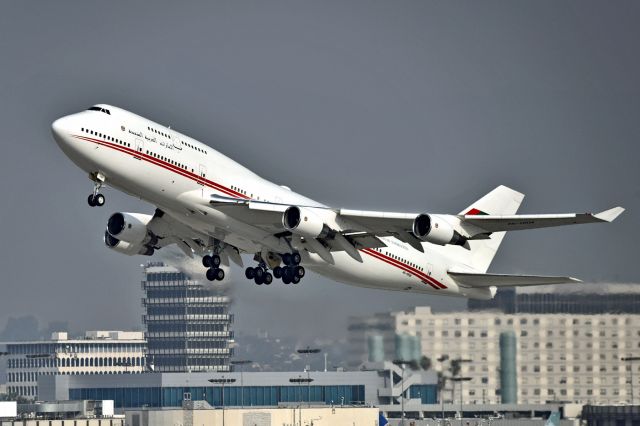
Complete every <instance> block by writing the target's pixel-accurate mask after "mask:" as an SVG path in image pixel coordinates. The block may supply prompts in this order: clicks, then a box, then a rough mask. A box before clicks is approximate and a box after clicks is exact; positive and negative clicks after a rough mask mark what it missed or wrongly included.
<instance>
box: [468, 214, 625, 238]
mask: <svg viewBox="0 0 640 426" xmlns="http://www.w3.org/2000/svg"><path fill="white" fill-rule="evenodd" d="M622 212H624V209H623V208H622V207H614V208H612V209H609V210H605V211H603V212H600V213H596V214H592V213H582V214H579V213H566V214H537V215H505V216H499V215H482V214H466V215H460V216H459V217H460V219H461V220H462V222H463V227H464V225H472V226H473V227H477V228H480V230H475V231H473V232H474V235H475V234H479V233H481V231H482V230H484V231H485V232H501V231H519V230H523V229H536V228H548V227H552V226H564V225H575V224H580V223H598V222H613V220H615V219H616V218H617V217H618V216H620V214H622ZM471 229H473V228H471ZM471 236H473V235H471Z"/></svg>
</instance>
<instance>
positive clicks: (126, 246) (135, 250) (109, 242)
mask: <svg viewBox="0 0 640 426" xmlns="http://www.w3.org/2000/svg"><path fill="white" fill-rule="evenodd" d="M104 244H105V245H106V246H107V247H109V248H110V249H112V250H115V251H117V252H118V253H122V254H126V255H128V256H134V255H136V254H141V255H143V256H151V255H153V252H154V249H153V247H148V246H144V245H142V244H132V243H128V242H126V241H121V240H119V239H117V238H116V237H114V236H113V235H111V234H109V231H104Z"/></svg>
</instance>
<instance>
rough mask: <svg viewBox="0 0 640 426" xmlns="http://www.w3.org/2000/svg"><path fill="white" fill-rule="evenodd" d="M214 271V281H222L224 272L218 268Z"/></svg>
mask: <svg viewBox="0 0 640 426" xmlns="http://www.w3.org/2000/svg"><path fill="white" fill-rule="evenodd" d="M214 271H215V272H214V273H215V276H216V280H218V281H222V280H223V279H224V271H223V270H222V269H220V268H216V269H214Z"/></svg>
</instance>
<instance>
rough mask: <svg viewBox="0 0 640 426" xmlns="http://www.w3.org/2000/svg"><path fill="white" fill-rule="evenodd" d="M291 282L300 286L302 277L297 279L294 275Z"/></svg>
mask: <svg viewBox="0 0 640 426" xmlns="http://www.w3.org/2000/svg"><path fill="white" fill-rule="evenodd" d="M291 282H292V283H293V284H298V283H299V282H300V277H297V276H295V275H294V276H293V278H292V279H291Z"/></svg>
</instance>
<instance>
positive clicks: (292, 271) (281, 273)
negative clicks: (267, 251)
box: [244, 253, 306, 285]
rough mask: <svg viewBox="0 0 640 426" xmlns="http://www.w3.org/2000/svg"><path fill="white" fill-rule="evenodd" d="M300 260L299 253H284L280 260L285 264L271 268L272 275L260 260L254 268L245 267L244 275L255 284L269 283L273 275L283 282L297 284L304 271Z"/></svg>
mask: <svg viewBox="0 0 640 426" xmlns="http://www.w3.org/2000/svg"><path fill="white" fill-rule="evenodd" d="M301 260H302V259H301V257H300V253H285V254H283V255H282V262H283V263H284V265H285V266H276V267H275V268H273V275H272V274H271V273H270V272H268V270H267V265H266V263H265V262H264V261H262V260H261V261H260V263H259V264H258V266H257V267H256V268H252V267H249V268H247V269H246V270H245V271H244V275H245V277H247V279H249V280H254V282H255V283H256V284H257V285H261V284H267V285H269V284H271V282H272V281H273V278H274V277H275V278H278V279H282V282H283V283H285V284H298V283H299V282H300V280H301V279H302V278H303V277H304V276H305V273H306V272H305V270H304V267H302V266H300V261H301Z"/></svg>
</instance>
